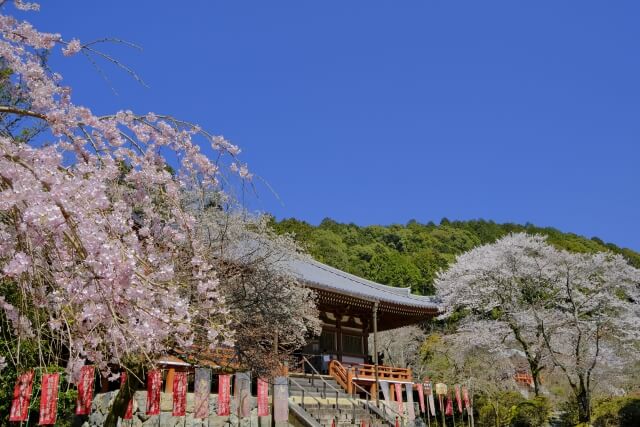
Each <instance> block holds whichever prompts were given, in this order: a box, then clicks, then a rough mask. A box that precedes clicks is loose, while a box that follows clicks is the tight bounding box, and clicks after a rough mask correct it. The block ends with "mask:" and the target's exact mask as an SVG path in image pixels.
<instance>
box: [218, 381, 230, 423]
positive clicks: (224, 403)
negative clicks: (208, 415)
mask: <svg viewBox="0 0 640 427" xmlns="http://www.w3.org/2000/svg"><path fill="white" fill-rule="evenodd" d="M230 387H231V376H230V375H218V415H220V416H227V415H231V395H230V393H231V390H230Z"/></svg>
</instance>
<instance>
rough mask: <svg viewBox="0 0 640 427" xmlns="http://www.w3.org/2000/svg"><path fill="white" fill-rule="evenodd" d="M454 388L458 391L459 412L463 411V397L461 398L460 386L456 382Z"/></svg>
mask: <svg viewBox="0 0 640 427" xmlns="http://www.w3.org/2000/svg"><path fill="white" fill-rule="evenodd" d="M454 388H455V391H456V404H457V405H458V412H460V413H462V399H461V398H460V386H459V385H457V384H456V386H455V387H454Z"/></svg>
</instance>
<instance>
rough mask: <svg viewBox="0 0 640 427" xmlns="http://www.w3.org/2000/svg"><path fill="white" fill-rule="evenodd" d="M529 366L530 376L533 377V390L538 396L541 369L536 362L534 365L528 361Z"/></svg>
mask: <svg viewBox="0 0 640 427" xmlns="http://www.w3.org/2000/svg"><path fill="white" fill-rule="evenodd" d="M529 368H530V369H531V377H532V378H533V391H534V393H535V395H536V397H537V396H540V371H542V369H541V368H540V367H539V366H538V365H537V363H536V364H535V366H534V365H533V364H531V363H529Z"/></svg>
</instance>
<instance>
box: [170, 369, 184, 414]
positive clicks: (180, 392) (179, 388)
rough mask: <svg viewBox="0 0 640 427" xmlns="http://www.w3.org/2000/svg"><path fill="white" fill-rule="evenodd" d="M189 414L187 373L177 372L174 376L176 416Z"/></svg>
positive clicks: (173, 412) (174, 408) (174, 409)
mask: <svg viewBox="0 0 640 427" xmlns="http://www.w3.org/2000/svg"><path fill="white" fill-rule="evenodd" d="M186 414H187V373H186V372H176V373H175V375H174V376H173V411H172V412H171V415H173V416H174V417H183V416H185V415H186Z"/></svg>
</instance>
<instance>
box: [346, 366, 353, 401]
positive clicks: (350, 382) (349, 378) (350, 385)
mask: <svg viewBox="0 0 640 427" xmlns="http://www.w3.org/2000/svg"><path fill="white" fill-rule="evenodd" d="M347 394H353V368H352V367H351V366H349V368H348V369H347Z"/></svg>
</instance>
